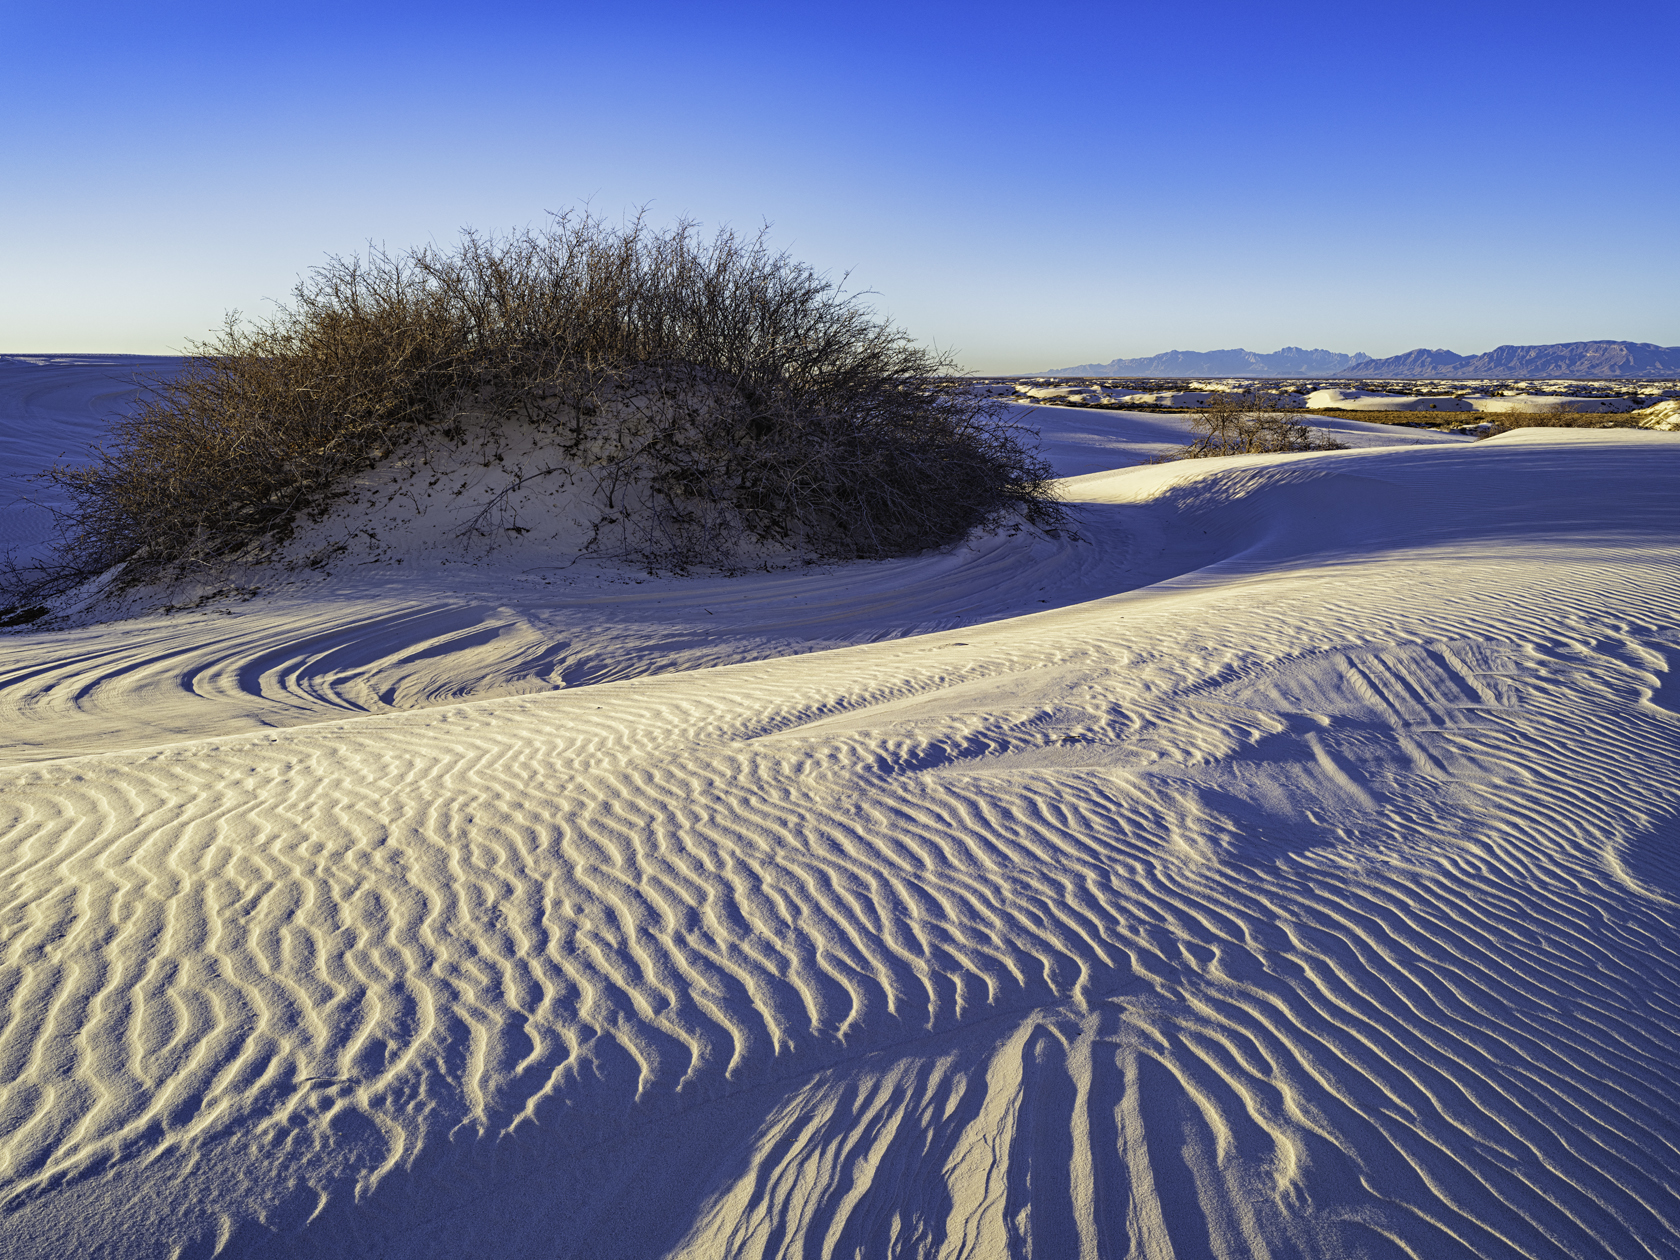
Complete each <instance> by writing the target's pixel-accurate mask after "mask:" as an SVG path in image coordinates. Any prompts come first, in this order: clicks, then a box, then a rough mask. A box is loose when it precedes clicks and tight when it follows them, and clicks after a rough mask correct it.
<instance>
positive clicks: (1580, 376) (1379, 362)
mask: <svg viewBox="0 0 1680 1260" xmlns="http://www.w3.org/2000/svg"><path fill="white" fill-rule="evenodd" d="M1335 375H1337V376H1360V377H1430V378H1434V379H1440V378H1447V379H1456V380H1474V379H1477V378H1484V379H1485V378H1488V377H1516V378H1519V379H1522V378H1526V379H1534V378H1536V377H1542V378H1543V377H1562V378H1565V379H1570V380H1585V379H1592V378H1601V377H1618V376H1680V346H1656V345H1652V344H1651V343H1650V342H1648V341H1564V342H1559V343H1558V344H1556V345H1551V346H1500V347H1499V348H1498V349H1497V350H1489V351H1487V352H1486V353H1485V354H1474V355H1471V354H1454V353H1453V352H1452V351H1451V350H1413V351H1411V352H1410V353H1408V354H1397V355H1394V356H1393V357H1392V358H1387V359H1367V360H1366V361H1365V362H1363V363H1354V364H1350V365H1349V366H1347V367H1345V368H1343V369H1342V370H1341V371H1340V372H1337V373H1336V374H1335Z"/></svg>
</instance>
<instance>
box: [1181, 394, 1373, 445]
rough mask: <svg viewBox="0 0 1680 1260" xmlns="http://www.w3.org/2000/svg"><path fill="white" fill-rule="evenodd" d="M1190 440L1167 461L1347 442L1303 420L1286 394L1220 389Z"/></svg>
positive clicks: (1193, 428)
mask: <svg viewBox="0 0 1680 1260" xmlns="http://www.w3.org/2000/svg"><path fill="white" fill-rule="evenodd" d="M1190 432H1191V433H1192V434H1194V437H1192V439H1191V441H1190V443H1189V445H1187V446H1185V447H1183V448H1182V449H1181V450H1178V451H1175V452H1174V453H1172V454H1171V455H1168V456H1166V457H1165V458H1164V459H1163V460H1162V461H1161V462H1170V461H1172V460H1178V459H1213V458H1216V457H1218V456H1221V455H1271V454H1277V453H1280V452H1286V451H1339V450H1344V449H1346V448H1345V446H1344V444H1343V443H1341V442H1337V441H1335V440H1334V439H1332V438H1330V437H1328V436H1327V435H1326V434H1324V433H1323V432H1322V431H1320V430H1317V429H1310V428H1308V427H1307V426H1306V425H1304V424H1302V423H1301V420H1300V415H1299V413H1298V412H1296V411H1294V410H1293V409H1291V408H1288V407H1286V406H1285V405H1284V399H1283V396H1282V395H1280V394H1271V393H1266V392H1264V391H1260V390H1256V391H1252V392H1247V393H1229V394H1216V395H1215V396H1213V397H1212V398H1210V399H1209V400H1208V403H1207V406H1206V407H1204V408H1203V409H1202V410H1201V411H1200V412H1198V413H1197V414H1196V415H1195V416H1194V417H1193V418H1192V419H1191V421H1190Z"/></svg>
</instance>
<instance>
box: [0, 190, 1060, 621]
mask: <svg viewBox="0 0 1680 1260" xmlns="http://www.w3.org/2000/svg"><path fill="white" fill-rule="evenodd" d="M192 349H193V353H192V355H191V356H190V357H189V359H188V362H187V363H186V365H185V367H184V369H183V370H182V371H181V372H180V373H179V374H178V375H177V376H175V377H173V378H172V379H170V380H167V381H158V382H154V383H153V385H152V388H151V390H150V392H149V394H148V395H147V396H146V397H145V398H144V399H143V401H142V403H141V404H140V405H139V406H138V408H137V409H136V410H135V411H134V412H133V413H132V414H130V415H128V416H126V417H124V418H122V419H120V420H119V421H118V422H117V423H116V425H115V428H114V431H113V433H112V436H111V441H110V443H109V445H108V446H107V447H105V448H104V449H102V450H99V451H97V452H96V453H95V459H94V461H93V462H92V463H91V464H87V465H82V466H72V467H58V468H54V469H52V470H51V471H50V472H49V474H48V476H49V477H50V478H51V480H53V481H54V482H56V484H57V485H59V486H60V487H62V488H63V489H64V490H65V491H67V492H68V494H69V496H70V498H71V500H72V503H73V506H72V508H71V510H70V511H69V512H68V513H67V514H66V515H65V517H64V519H63V521H62V522H61V523H62V525H63V544H62V546H61V548H60V553H59V556H58V558H57V561H56V562H55V566H56V567H55V566H48V568H46V569H41V570H38V571H36V572H34V573H33V574H22V575H20V574H18V573H15V572H14V574H13V575H12V576H13V580H12V582H11V583H10V585H11V586H12V588H13V590H14V591H16V590H18V589H19V588H20V587H30V588H31V589H33V590H36V591H40V590H45V589H47V588H49V587H51V586H52V585H54V584H55V583H56V584H58V585H60V586H62V585H64V584H66V583H68V582H70V581H73V580H76V579H78V578H81V577H85V576H87V575H90V574H92V573H95V572H101V571H104V570H105V569H107V568H108V567H110V566H112V565H114V564H116V563H118V562H120V561H128V562H129V569H128V572H127V576H128V577H129V578H130V579H135V578H139V577H142V576H144V575H146V574H150V573H155V572H157V571H159V570H160V569H164V568H167V567H170V566H175V567H179V566H181V565H183V564H200V563H202V564H214V563H216V562H218V561H220V560H223V559H226V558H227V557H229V556H232V555H234V554H236V553H240V552H242V551H244V550H245V549H247V548H251V547H252V545H253V544H254V543H255V544H266V543H267V542H270V541H273V540H275V539H277V538H281V537H284V535H285V533H286V532H287V530H289V528H290V527H291V525H292V524H293V523H294V522H295V520H296V519H297V518H298V516H299V515H300V514H314V515H319V514H321V513H323V512H324V511H325V510H326V509H327V508H328V507H329V506H330V503H331V502H332V499H333V497H334V495H335V493H336V492H337V490H338V489H339V488H340V487H341V486H342V485H343V484H344V483H345V480H346V479H347V478H349V477H352V476H353V475H355V474H358V473H361V472H364V471H365V470H367V469H368V468H370V467H371V466H372V465H373V464H375V463H376V462H377V461H379V460H380V459H382V458H384V457H386V456H388V455H390V454H391V453H393V452H396V451H398V450H399V449H401V448H403V447H404V446H405V444H408V443H413V442H415V441H419V440H423V441H426V442H436V441H446V442H456V443H465V442H468V441H473V442H482V441H483V440H485V439H484V434H485V433H486V432H489V433H491V434H492V438H491V440H492V441H493V434H494V432H495V430H496V428H497V426H500V425H507V424H509V423H512V422H520V423H523V424H526V425H530V426H536V427H537V428H538V429H539V430H540V431H541V432H542V433H543V434H544V435H545V441H546V442H547V443H548V444H549V445H550V446H551V447H552V451H553V454H554V458H555V460H556V462H557V464H560V465H564V466H565V467H566V468H568V469H570V470H572V471H573V472H575V473H579V474H582V475H584V476H587V477H591V478H593V483H594V484H595V486H596V487H597V488H599V489H601V491H602V493H603V494H604V495H605V496H606V501H607V502H608V503H609V504H612V505H613V506H614V508H615V509H617V510H619V511H620V512H621V514H622V511H623V510H624V508H625V505H626V504H633V505H634V506H635V510H636V511H637V512H639V513H640V516H639V518H638V519H637V520H636V521H635V522H634V524H635V526H636V529H635V537H636V538H637V539H639V543H638V554H639V557H640V558H641V559H643V560H645V561H646V562H648V563H649V564H650V565H652V566H656V567H660V566H662V567H668V568H677V569H680V568H682V567H684V566H686V565H689V564H694V563H704V562H710V561H718V560H723V559H726V558H727V555H728V551H729V548H728V543H729V540H730V538H731V536H732V535H734V536H742V537H747V536H750V537H751V538H754V539H758V540H761V541H785V542H790V543H793V544H796V545H799V546H802V547H804V548H806V549H808V550H809V551H810V552H812V553H814V554H817V555H821V556H825V557H838V558H845V557H870V556H890V555H898V554H903V553H907V552H912V551H916V550H920V549H923V548H926V547H930V546H935V545H939V544H943V543H948V542H950V541H953V540H955V539H958V538H961V537H962V536H964V535H965V534H966V533H967V532H968V531H969V530H970V529H972V528H974V527H975V526H977V525H980V524H982V523H985V522H987V521H990V520H993V519H995V518H997V517H999V516H1000V515H1001V514H1004V513H1007V512H1009V511H1019V512H1021V513H1023V514H1025V516H1026V517H1027V518H1029V519H1032V520H1036V521H1039V522H1043V523H1050V522H1053V521H1055V520H1057V519H1059V517H1060V509H1059V508H1058V507H1057V505H1056V504H1055V502H1054V497H1053V494H1052V491H1051V488H1050V475H1051V474H1050V469H1049V467H1048V465H1046V464H1045V463H1044V462H1043V461H1042V460H1041V459H1040V458H1039V457H1038V456H1037V455H1036V453H1035V452H1034V450H1033V449H1032V448H1031V447H1030V445H1029V442H1030V440H1031V438H1032V437H1033V436H1035V435H1032V434H1030V432H1028V431H1026V430H1023V429H1020V428H1018V427H1016V426H1013V425H1011V424H1009V423H1007V422H1006V421H1005V420H1004V419H1003V415H1004V412H1003V408H1002V404H1001V401H1000V400H999V399H994V398H991V397H987V396H984V395H980V394H976V393H970V392H952V391H949V390H946V391H943V392H941V391H940V390H939V389H937V388H936V387H935V383H936V381H937V379H938V378H940V377H946V376H949V375H951V374H952V373H953V371H954V370H955V365H954V364H953V363H952V362H951V360H950V359H949V357H948V356H944V355H940V354H937V353H934V352H932V351H929V350H926V349H923V348H922V347H920V346H918V345H916V344H915V343H914V342H912V341H911V340H910V338H909V337H908V335H907V334H905V333H904V332H903V331H901V330H899V329H897V328H894V327H892V326H891V325H889V324H887V323H885V322H883V321H882V320H880V319H879V318H877V317H876V316H875V315H874V314H873V313H871V312H870V311H869V310H867V309H866V308H865V307H864V306H863V305H862V304H861V302H860V300H859V297H858V296H857V295H854V294H848V293H846V292H845V291H844V290H843V288H842V287H841V285H840V284H839V283H837V282H835V281H833V280H831V279H828V278H826V277H824V276H822V275H819V274H818V273H816V272H815V271H814V270H812V269H811V268H810V267H808V266H806V265H804V264H801V263H797V262H795V261H793V260H792V259H790V258H789V257H788V255H786V254H785V253H773V252H771V250H770V249H769V248H768V247H767V245H766V244H765V240H764V235H763V234H762V233H760V234H759V235H758V236H756V237H741V236H738V235H737V234H735V233H734V232H732V231H729V230H724V231H720V232H719V233H717V234H716V235H715V236H714V237H712V238H711V239H710V240H709V241H702V240H701V239H700V238H699V237H698V235H697V233H696V230H695V227H694V225H693V224H691V223H686V222H685V223H679V224H678V225H677V226H675V227H673V228H670V229H666V230H655V229H652V228H649V227H648V226H646V225H645V224H644V223H643V222H642V221H640V220H637V221H635V222H632V223H631V224H629V225H628V226H626V227H623V228H613V227H609V226H607V225H606V224H605V223H604V222H603V221H601V220H599V219H595V218H590V217H587V216H579V215H571V214H565V215H559V216H556V217H555V218H554V219H553V221H552V222H551V223H550V224H549V225H548V226H547V227H546V228H544V229H543V230H540V231H530V230H527V231H525V232H520V233H516V234H513V235H511V236H508V237H505V238H494V237H487V236H482V235H479V234H477V233H474V232H470V231H469V232H466V233H464V234H463V237H462V240H461V242H460V244H459V245H458V246H456V247H455V249H454V250H453V251H447V252H446V251H442V250H438V249H435V248H431V247H427V248H422V249H418V250H413V251H410V252H408V253H405V254H400V255H392V254H388V253H385V252H384V251H381V250H372V251H370V253H369V254H368V255H367V256H366V257H365V258H362V257H351V258H348V259H345V258H333V259H331V260H330V261H329V262H328V263H327V264H326V265H324V266H322V267H319V268H317V269H315V270H314V271H313V272H312V273H311V275H310V276H309V278H308V279H306V280H304V281H303V282H301V283H300V284H299V285H298V286H297V288H296V289H295V290H294V292H293V295H292V300H291V303H290V305H288V306H286V307H283V308H282V309H281V310H280V312H279V313H278V314H277V315H276V316H274V317H273V318H272V319H269V320H266V321H259V322H241V321H240V320H239V319H238V317H237V315H235V316H230V317H229V319H228V322H227V325H226V327H225V328H224V329H223V330H222V332H221V333H220V334H219V335H218V336H216V337H215V338H214V339H213V340H211V341H209V342H207V343H204V344H201V345H195V346H194V347H193V348H192ZM632 488H634V492H633V493H632ZM49 570H50V572H49ZM31 583H32V584H33V585H32V586H31Z"/></svg>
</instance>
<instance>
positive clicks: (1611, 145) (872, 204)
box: [0, 0, 1680, 373]
mask: <svg viewBox="0 0 1680 1260" xmlns="http://www.w3.org/2000/svg"><path fill="white" fill-rule="evenodd" d="M6 28H7V33H8V39H9V42H10V43H11V45H12V49H11V51H12V57H11V58H10V59H9V61H10V64H9V66H8V74H7V76H6V77H5V79H4V81H3V82H0V103H3V104H4V106H5V110H6V114H7V117H8V118H9V120H10V122H9V124H8V126H7V128H6V131H5V135H4V139H0V153H3V160H4V164H5V165H4V169H5V182H6V185H7V189H8V195H7V196H6V197H5V198H4V199H3V201H0V206H3V208H0V222H3V226H4V229H5V230H4V232H3V235H0V241H3V244H0V292H3V293H4V295H5V301H4V302H3V303H0V352H9V353H17V352H28V351H107V352H117V351H123V352H130V353H172V352H176V351H178V350H179V349H181V348H182V347H184V346H185V344H186V343H187V341H188V339H190V338H194V337H202V336H204V335H206V334H208V333H209V332H210V331H211V330H212V329H213V328H214V327H215V326H216V325H217V324H219V323H220V321H221V319H222V316H223V314H224V312H226V311H228V310H230V309H238V310H242V311H245V312H247V313H250V314H257V315H260V314H263V313H265V312H267V311H270V310H272V309H273V308H272V305H271V302H272V300H274V299H283V298H284V297H285V295H286V293H287V291H288V290H289V289H290V288H291V286H292V285H293V284H294V283H295V282H296V280H297V278H298V277H299V275H300V274H301V273H303V272H305V271H306V270H307V269H308V268H309V267H310V266H311V265H313V264H315V263H317V262H319V261H321V260H322V258H323V257H325V256H326V255H328V254H335V253H337V254H343V253H351V252H354V251H356V250H358V249H360V248H362V247H364V246H365V244H366V243H367V242H368V241H369V240H372V241H376V242H382V243H384V244H386V245H388V246H390V247H392V248H401V247H404V246H409V245H416V244H421V243H426V242H438V243H440V244H442V243H448V242H449V241H451V240H452V239H453V238H454V236H455V234H456V233H457V231H458V230H459V229H460V228H462V227H464V226H468V225H472V226H475V227H478V228H480V229H490V230H505V229H508V228H513V227H520V226H525V225H535V224H538V223H540V222H541V221H542V220H543V217H544V214H545V212H547V211H554V210H562V209H566V208H568V207H577V206H580V205H584V204H587V205H588V206H589V207H590V208H591V209H592V210H593V211H595V212H596V213H600V214H603V215H605V216H607V217H609V218H611V219H618V218H619V217H621V216H623V215H625V214H628V213H633V212H634V211H635V209H636V208H638V207H644V206H645V207H646V208H647V210H648V213H649V215H650V217H651V218H652V219H653V220H654V221H655V222H658V223H664V222H669V221H670V220H671V219H673V218H675V217H677V216H679V215H688V216H692V217H694V218H697V219H699V220H701V221H702V222H703V223H705V224H707V225H709V226H715V225H718V224H723V223H728V224H732V225H734V226H736V227H738V228H748V229H753V228H756V227H757V226H758V225H759V224H760V223H762V222H769V223H770V224H772V225H773V227H772V233H771V236H772V240H773V241H774V242H775V243H776V244H777V245H778V246H782V247H786V248H787V249H789V250H790V251H791V252H792V253H793V254H794V255H795V256H797V257H799V258H801V259H803V260H805V261H807V262H810V263H813V264H815V265H817V266H818V267H819V268H821V269H824V270H827V271H831V272H833V273H834V274H836V275H838V274H840V273H844V272H850V277H851V284H852V285H853V286H854V287H857V288H862V289H867V290H870V291H872V292H873V293H875V294H876V295H877V296H876V297H874V298H873V299H872V301H873V302H874V303H875V305H876V306H877V307H878V309H880V310H881V311H883V312H884V313H887V314H890V315H891V316H892V317H893V318H894V319H895V320H896V321H897V322H899V323H901V324H902V325H904V326H905V327H906V328H908V329H909V330H910V331H911V332H912V333H913V334H915V335H916V336H918V337H919V338H921V339H923V340H926V341H931V342H935V343H937V344H938V345H940V346H941V347H954V348H955V349H956V350H957V351H958V352H959V353H960V355H961V357H962V359H963V361H964V362H965V364H967V366H969V367H970V368H971V369H973V370H977V371H984V372H998V373H1002V372H1032V371H1038V370H1043V369H1047V368H1052V367H1059V366H1064V365H1068V364H1075V363H1087V362H1101V361H1106V360H1109V359H1112V358H1115V357H1120V356H1125V357H1131V356H1138V355H1148V354H1155V353H1159V352H1161V351H1164V350H1169V349H1190V350H1208V349H1215V348H1227V347H1234V346H1244V347H1247V348H1249V349H1252V350H1260V351H1272V350H1276V349H1278V348H1279V347H1280V346H1282V345H1285V344H1295V345H1302V346H1308V347H1318V346H1322V347H1324V348H1327V349H1331V350H1337V351H1343V352H1353V351H1364V352H1366V353H1369V354H1372V355H1377V356H1381V355H1387V354H1394V353H1399V352H1403V351H1406V350H1410V349H1413V348H1415V347H1418V346H1429V347H1445V348H1448V349H1452V350H1456V351H1459V352H1461V353H1471V352H1477V351H1481V350H1487V349H1490V348H1492V347H1493V346H1495V345H1497V344H1500V343H1518V344H1524V343H1543V342H1554V341H1571V340H1585V339H1589V338H1600V337H1608V338H1623V339H1628V340H1634V341H1654V342H1658V343H1659V344H1663V345H1674V344H1680V303H1676V302H1675V300H1674V296H1673V295H1674V294H1675V293H1676V292H1680V231H1676V230H1675V213H1674V206H1675V204H1676V202H1677V200H1680V167H1677V164H1676V162H1675V160H1674V159H1675V149H1676V136H1677V135H1680V129H1677V127H1676V124H1677V122H1680V98H1677V97H1676V95H1675V94H1674V92H1673V91H1672V90H1671V88H1670V87H1669V86H1668V85H1667V83H1666V82H1665V81H1664V79H1663V76H1664V75H1665V73H1666V71H1665V70H1664V64H1663V60H1662V59H1663V57H1664V55H1665V52H1664V50H1665V49H1670V48H1672V47H1674V46H1676V44H1677V43H1680V6H1676V5H1674V4H1673V3H1672V0H1668V2H1666V3H1645V2H1635V3H1611V4H1609V5H1607V6H1601V7H1599V8H1597V9H1591V10H1587V9H1581V8H1579V7H1577V6H1567V7H1566V6H1564V5H1562V4H1556V3H1529V4H1523V5H1518V4H1515V3H1503V2H1501V3H1486V4H1477V3H1473V2H1471V3H1463V2H1461V3H1455V4H1450V5H1449V4H1444V3H1428V2H1426V3H1419V4H1408V5H1403V6H1402V5H1381V6H1362V7H1356V6H1341V5H1329V4H1299V3H1296V4H1291V3H1285V4H1282V5H1269V6H1262V5H1257V4H1252V3H1250V4H1239V3H1230V2H1227V0H1215V2H1210V3H1201V4H1193V3H1192V4H1182V5H1176V6H1163V5H1160V4H1155V3H1150V4H1142V3H1118V4H1077V3H1049V4H1040V5H1035V6H1031V7H1030V8H1029V7H1028V6H1007V7H1006V6H1002V5H987V4H978V5H974V4H970V5H955V4H915V3H912V4H908V5H905V4H899V5H889V4H882V3H878V2H877V0H865V2H863V3H856V4H852V5H849V6H845V7H841V6H816V5H793V6H790V5H786V4H775V5H772V4H757V3H744V4H732V5H728V6H715V7H712V8H710V9H708V7H706V6H692V5H674V4H667V3H646V4H641V5H638V6H635V8H634V10H633V11H631V12H622V11H608V10H607V9H606V8H604V7H602V6H582V5H569V4H546V5H540V4H524V3H506V2H500V0H490V2H489V3H485V4H481V5H479V6H477V7H475V8H473V9H471V10H468V9H465V8H462V7H455V6H441V5H434V4H427V3H419V4H410V5H404V6H397V5H387V4H352V5H350V6H348V7H342V6H333V5H324V4H314V3H303V4H296V5H292V6H287V7H285V8H284V9H280V8H270V9H264V10H262V11H244V10H240V9H229V8H227V7H225V6H210V5H206V4H157V5H151V6H146V7H145V11H143V12H142V11H139V10H137V9H136V8H134V7H132V6H122V7H119V6H116V5H106V4H70V5H66V6H60V7H55V8H53V9H51V10H49V9H47V8H46V6H31V7H27V8H26V7H24V6H22V5H16V4H13V5H8V6H7V11H6Z"/></svg>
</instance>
